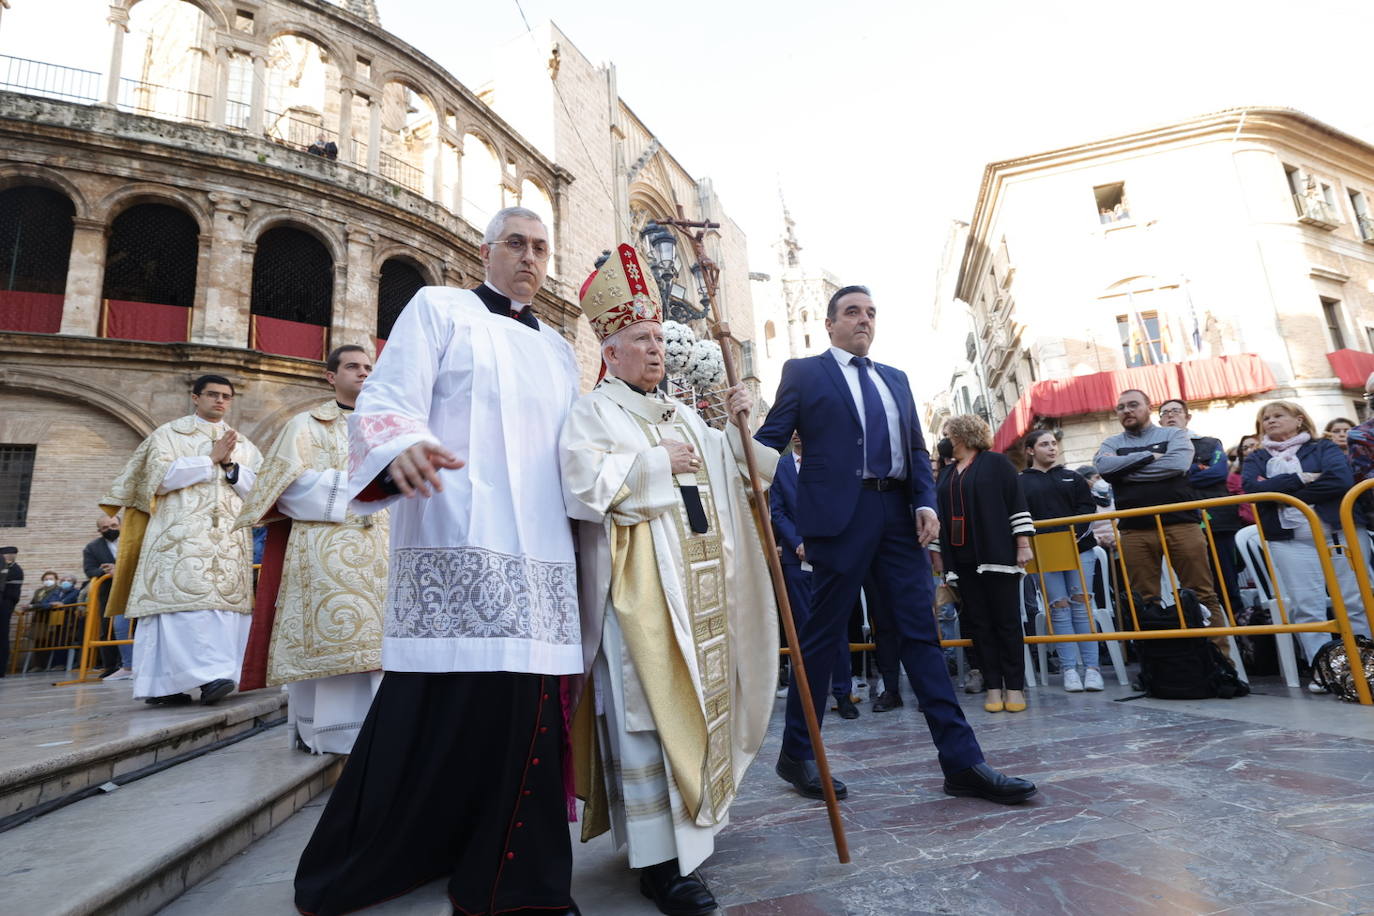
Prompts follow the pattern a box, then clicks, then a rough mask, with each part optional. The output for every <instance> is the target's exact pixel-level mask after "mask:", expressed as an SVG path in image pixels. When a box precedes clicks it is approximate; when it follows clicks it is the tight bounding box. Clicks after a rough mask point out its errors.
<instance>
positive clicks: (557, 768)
mask: <svg viewBox="0 0 1374 916" xmlns="http://www.w3.org/2000/svg"><path fill="white" fill-rule="evenodd" d="M562 755H563V707H562V702H561V700H560V697H559V678H558V677H555V676H552V675H539V674H513V673H508V672H494V673H486V672H483V673H455V674H412V673H403V672H395V671H388V672H387V673H386V674H385V675H384V676H383V678H382V684H381V687H380V688H379V689H378V691H377V696H376V698H375V699H374V700H373V702H372V708H371V710H369V711H368V714H367V719H366V721H365V722H364V723H363V727H362V730H361V731H360V732H359V733H358V740H357V742H356V743H355V744H354V746H353V753H352V755H351V756H350V757H349V758H348V762H347V764H345V766H344V771H343V774H342V775H341V776H340V777H339V781H338V784H337V785H335V787H334V793H333V795H332V796H331V797H330V799H329V803H328V804H327V805H326V806H325V809H324V814H323V815H322V816H321V817H320V822H319V824H318V826H316V828H315V833H314V835H313V836H312V837H311V838H310V843H309V844H308V845H307V846H306V848H305V852H304V853H303V854H302V855H301V861H300V865H299V866H298V867H297V870H296V908H297V909H298V910H300V912H302V913H305V914H310V916H339V914H343V913H351V912H353V911H355V910H360V909H363V908H365V907H368V906H372V905H373V904H377V903H381V902H382V901H384V900H388V899H390V898H392V897H399V896H401V895H402V894H405V893H407V892H409V891H411V890H414V889H415V888H417V887H419V886H420V885H422V884H426V883H428V882H430V881H433V880H435V879H436V878H441V877H444V876H446V875H447V876H449V882H448V895H449V900H450V902H451V903H452V904H453V906H454V912H455V913H459V914H464V916H489V914H495V913H501V914H511V913H524V912H526V911H529V912H530V913H535V912H538V913H540V914H541V916H550V914H551V913H552V914H561V913H563V912H564V911H568V910H571V911H572V912H574V913H576V912H577V910H576V907H575V906H574V905H573V902H572V893H571V889H570V888H571V882H572V841H571V838H570V835H569V828H568V818H567V811H568V809H567V804H566V797H565V795H564V784H563V767H562Z"/></svg>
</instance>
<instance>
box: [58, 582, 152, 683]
mask: <svg viewBox="0 0 1374 916" xmlns="http://www.w3.org/2000/svg"><path fill="white" fill-rule="evenodd" d="M109 580H110V574H109V573H106V574H105V575H103V576H96V577H95V578H94V579H92V580H91V581H90V584H89V585H88V586H87V588H86V621H85V622H86V626H85V627H84V629H83V632H82V638H81V645H80V648H81V657H80V659H79V660H78V663H77V674H76V677H74V678H73V679H71V680H70V681H58V682H57V683H56V684H55V685H53V686H56V687H68V686H71V685H72V684H86V683H91V682H97V683H98V682H99V681H100V677H99V676H98V671H99V666H98V665H97V664H96V656H97V654H98V653H99V651H100V649H101V647H102V646H127V645H132V644H133V639H132V636H133V624H134V621H132V620H131V621H129V626H130V630H129V635H130V638H129V639H113V638H111V637H112V636H113V633H112V632H111V631H112V630H113V628H114V618H110V619H109V620H106V619H105V614H104V610H105V609H104V608H103V607H102V606H101V604H100V591H101V586H102V585H104V584H105V583H106V582H108V581H109Z"/></svg>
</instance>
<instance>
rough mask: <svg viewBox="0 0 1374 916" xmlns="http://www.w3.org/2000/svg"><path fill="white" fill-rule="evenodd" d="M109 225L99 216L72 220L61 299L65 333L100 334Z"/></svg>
mask: <svg viewBox="0 0 1374 916" xmlns="http://www.w3.org/2000/svg"><path fill="white" fill-rule="evenodd" d="M108 237H109V228H108V227H107V226H106V225H105V224H104V223H102V222H101V221H100V220H95V219H83V218H81V217H76V218H74V219H73V220H72V251H71V255H70V256H69V258H68V261H67V288H66V290H65V293H64V296H63V300H62V333H63V334H74V335H77V336H80V337H98V336H99V335H100V294H101V292H102V291H103V290H104V286H105V241H106V239H107V238H108Z"/></svg>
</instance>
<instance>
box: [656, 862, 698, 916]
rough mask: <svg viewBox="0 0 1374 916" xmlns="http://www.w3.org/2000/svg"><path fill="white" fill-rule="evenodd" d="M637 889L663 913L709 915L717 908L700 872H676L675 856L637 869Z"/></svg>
mask: <svg viewBox="0 0 1374 916" xmlns="http://www.w3.org/2000/svg"><path fill="white" fill-rule="evenodd" d="M639 892H640V893H641V894H643V895H644V896H645V897H648V898H649V899H650V900H652V901H653V902H654V906H656V907H658V911H659V912H660V913H663V914H665V916H710V914H711V913H714V912H715V911H716V909H717V906H716V898H715V897H714V896H712V895H711V891H710V889H709V888H707V887H706V882H705V881H703V880H701V875H700V874H698V873H697V872H692V873H691V874H690V875H681V874H678V866H677V859H669V860H668V861H667V862H659V863H658V864H657V865H650V866H649V867H648V868H641V869H640V870H639Z"/></svg>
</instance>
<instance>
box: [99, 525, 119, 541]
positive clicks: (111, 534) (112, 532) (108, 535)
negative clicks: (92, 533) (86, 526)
mask: <svg viewBox="0 0 1374 916" xmlns="http://www.w3.org/2000/svg"><path fill="white" fill-rule="evenodd" d="M100 536H101V537H103V538H104V539H105V540H107V541H114V540H118V539H119V529H118V528H109V529H106V530H105V531H102V532H100Z"/></svg>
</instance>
